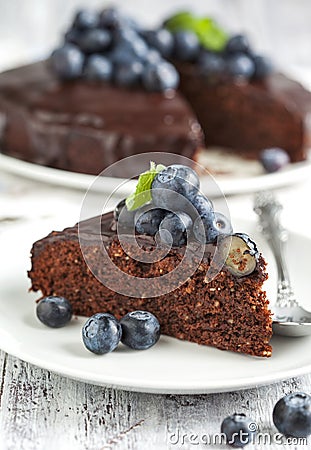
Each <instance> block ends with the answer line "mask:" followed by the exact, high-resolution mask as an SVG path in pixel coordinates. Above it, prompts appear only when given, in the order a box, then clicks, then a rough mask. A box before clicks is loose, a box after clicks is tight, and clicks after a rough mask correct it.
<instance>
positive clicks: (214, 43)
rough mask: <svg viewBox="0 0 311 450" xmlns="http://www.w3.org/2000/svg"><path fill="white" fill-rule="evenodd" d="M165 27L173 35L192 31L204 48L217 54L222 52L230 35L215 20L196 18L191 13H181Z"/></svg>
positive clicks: (166, 23)
mask: <svg viewBox="0 0 311 450" xmlns="http://www.w3.org/2000/svg"><path fill="white" fill-rule="evenodd" d="M165 27H166V28H167V29H168V30H170V31H171V32H172V33H176V31H183V30H188V31H192V32H193V33H195V34H196V35H197V37H198V39H199V41H200V44H201V45H202V46H203V47H204V48H206V49H208V50H212V51H215V52H219V51H222V50H223V49H224V47H225V45H226V42H227V40H228V35H227V34H226V33H225V31H224V30H223V29H222V28H221V27H220V26H219V25H218V24H217V23H216V22H215V21H214V20H213V19H211V18H210V17H196V16H194V15H193V14H191V13H189V12H180V13H177V14H175V15H174V16H172V17H170V18H169V19H168V20H167V21H166V22H165Z"/></svg>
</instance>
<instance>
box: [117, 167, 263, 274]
mask: <svg viewBox="0 0 311 450" xmlns="http://www.w3.org/2000/svg"><path fill="white" fill-rule="evenodd" d="M199 189H200V180H199V177H198V176H197V174H196V172H195V171H194V170H193V169H191V168H190V167H187V166H183V165H179V164H173V165H171V166H168V167H166V168H164V169H163V170H161V171H160V172H158V173H157V174H156V175H155V177H154V179H153V181H152V184H151V201H150V202H149V203H148V204H145V205H143V206H142V207H140V208H138V209H136V210H134V211H131V210H128V209H127V207H126V201H125V200H122V201H121V202H120V203H119V204H118V205H117V206H116V209H115V211H114V217H115V219H116V220H117V221H118V225H119V226H120V228H119V231H120V230H121V234H122V233H123V232H124V231H126V229H128V228H130V227H131V226H132V227H134V228H135V232H136V233H137V234H140V235H149V236H156V238H157V240H159V241H160V243H164V244H168V245H172V246H173V247H180V246H183V245H185V244H187V242H188V241H189V240H190V239H195V240H196V241H198V242H200V243H201V244H202V245H205V244H208V243H215V242H216V240H217V239H219V243H220V245H221V247H222V249H223V254H224V260H225V261H226V266H227V268H228V270H229V271H230V272H232V273H233V274H234V275H236V276H245V275H249V274H250V273H252V272H253V271H254V270H255V268H256V264H257V259H258V255H259V253H258V250H257V248H256V245H255V243H254V242H253V241H251V239H250V238H249V236H247V235H246V234H242V233H236V234H232V233H233V229H232V225H231V222H230V220H229V219H228V218H227V217H226V216H224V215H223V214H221V213H219V212H215V211H214V208H213V204H212V202H211V200H210V199H209V198H207V197H206V196H204V195H203V194H202V193H201V192H200V190H199Z"/></svg>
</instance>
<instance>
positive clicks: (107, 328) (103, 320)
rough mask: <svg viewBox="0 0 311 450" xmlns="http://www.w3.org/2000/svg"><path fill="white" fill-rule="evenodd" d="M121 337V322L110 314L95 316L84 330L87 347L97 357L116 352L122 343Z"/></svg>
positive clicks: (87, 322) (86, 324)
mask: <svg viewBox="0 0 311 450" xmlns="http://www.w3.org/2000/svg"><path fill="white" fill-rule="evenodd" d="M121 335H122V329H121V325H120V322H118V321H117V319H116V318H115V317H114V316H113V315H112V314H108V313H97V314H94V315H93V316H92V317H90V318H89V319H88V320H87V321H86V323H85V324H84V326H83V328H82V339H83V343H84V345H85V347H86V348H87V349H88V350H89V351H90V352H92V353H96V354H97V355H103V354H105V353H109V352H112V351H113V350H115V349H116V347H117V346H118V344H119V342H120V339H121Z"/></svg>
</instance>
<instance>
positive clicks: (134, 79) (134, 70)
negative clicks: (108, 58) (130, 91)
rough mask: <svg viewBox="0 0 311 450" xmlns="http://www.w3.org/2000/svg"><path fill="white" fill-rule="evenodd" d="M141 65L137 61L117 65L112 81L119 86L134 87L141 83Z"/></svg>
mask: <svg viewBox="0 0 311 450" xmlns="http://www.w3.org/2000/svg"><path fill="white" fill-rule="evenodd" d="M142 72H143V65H142V64H141V63H140V62H139V61H132V62H128V63H123V64H118V65H117V66H116V67H115V70H114V81H115V82H116V84H117V85H119V86H126V87H130V86H135V85H137V84H138V83H139V82H140V81H141V74H142Z"/></svg>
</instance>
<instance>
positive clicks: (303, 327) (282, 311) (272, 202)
mask: <svg viewBox="0 0 311 450" xmlns="http://www.w3.org/2000/svg"><path fill="white" fill-rule="evenodd" d="M282 209H283V207H282V205H281V204H280V203H279V202H278V201H277V200H276V198H275V197H274V195H273V193H272V192H269V191H263V192H259V193H257V194H256V196H255V201H254V211H255V212H256V213H257V214H258V216H259V224H260V229H261V231H262V233H263V234H264V235H265V237H266V238H267V240H268V242H269V244H270V247H271V250H272V252H273V254H274V257H275V261H276V265H277V272H278V284H277V298H276V302H275V304H274V305H273V313H274V320H273V324H272V326H273V332H274V333H275V334H281V335H284V336H306V335H308V334H311V313H310V312H308V311H306V310H305V309H303V308H302V307H301V306H300V305H299V303H298V301H297V299H296V297H295V295H294V292H293V289H292V286H291V283H290V278H289V273H288V268H287V264H286V260H285V254H284V250H285V243H286V242H287V240H288V232H287V230H286V229H285V228H284V227H283V226H282V224H281V222H280V212H281V211H282Z"/></svg>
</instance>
